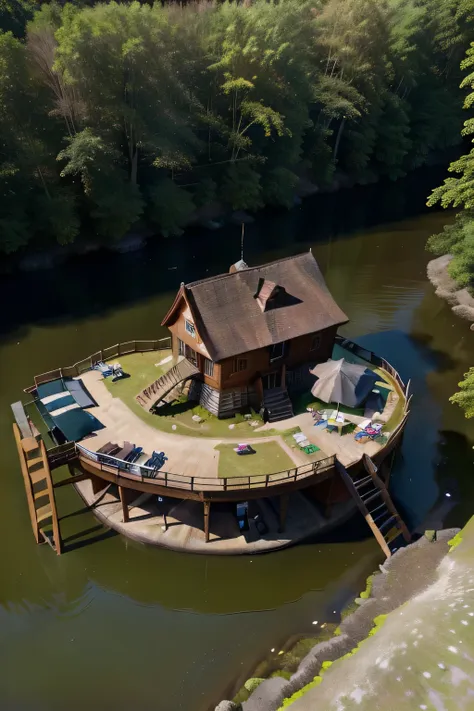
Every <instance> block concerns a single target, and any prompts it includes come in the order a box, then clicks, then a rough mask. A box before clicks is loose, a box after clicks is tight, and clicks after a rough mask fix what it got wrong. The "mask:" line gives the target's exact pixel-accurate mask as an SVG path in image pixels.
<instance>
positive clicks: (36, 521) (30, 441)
mask: <svg viewBox="0 0 474 711" xmlns="http://www.w3.org/2000/svg"><path fill="white" fill-rule="evenodd" d="M13 433H14V436H15V441H16V446H17V449H18V456H19V458H20V464H21V471H22V474H23V481H24V484H25V490H26V498H27V501H28V509H29V512H30V519H31V526H32V528H33V535H34V537H35V539H36V542H37V543H42V542H43V541H45V542H46V543H48V544H49V545H50V546H51V548H53V550H55V551H56V553H57V554H58V555H61V535H60V531H59V521H58V514H57V510H56V501H55V498H54V488H53V481H52V479H51V471H50V468H49V462H48V456H47V454H46V447H45V446H44V442H43V440H40V441H37V440H36V438H35V437H33V436H27V437H22V433H21V431H20V428H19V427H18V425H17V424H16V422H15V423H14V425H13ZM25 434H26V433H25ZM48 524H51V526H52V530H51V529H48V530H45V526H47V525H48Z"/></svg>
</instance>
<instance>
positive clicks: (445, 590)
mask: <svg viewBox="0 0 474 711" xmlns="http://www.w3.org/2000/svg"><path fill="white" fill-rule="evenodd" d="M457 531H458V529H456V530H453V529H451V530H445V531H439V532H437V533H435V532H434V531H433V532H429V533H428V532H427V534H425V536H423V537H421V538H420V539H419V540H418V541H416V542H415V543H413V544H411V545H410V546H407V547H406V548H403V549H401V550H399V551H398V552H397V553H396V554H395V555H394V556H393V557H392V558H391V559H389V560H388V561H386V562H385V563H384V565H382V566H380V572H378V573H377V574H376V575H374V576H373V578H372V580H371V581H370V584H369V585H368V588H367V591H366V592H365V593H364V594H362V597H361V598H359V599H357V600H356V603H357V606H358V607H357V610H356V611H355V612H353V613H352V614H350V615H348V616H347V617H345V618H344V619H343V621H342V622H341V625H340V627H339V628H338V629H337V632H336V635H335V636H334V637H333V638H331V639H330V640H328V641H324V642H321V643H319V644H317V645H316V646H314V647H313V648H312V649H311V651H310V652H309V654H307V655H306V656H305V657H304V659H303V660H302V661H301V663H300V665H299V667H298V669H297V671H296V673H294V674H293V675H292V676H291V677H290V679H285V678H281V677H275V678H271V679H266V680H263V681H261V682H260V683H259V684H258V685H257V687H256V689H255V690H254V691H253V692H252V693H251V694H250V696H249V698H248V699H247V700H246V701H244V702H243V703H242V704H235V703H233V702H232V701H223V702H221V703H220V704H219V705H218V706H217V708H216V711H240V709H242V711H279V710H280V709H284V708H287V707H288V706H290V707H291V709H292V711H293V710H294V711H312V710H313V709H315V708H321V709H325V711H333V710H334V711H342V710H344V709H347V710H349V709H353V708H357V707H359V704H361V701H362V699H363V700H364V703H363V708H364V711H372V709H373V710H374V711H378V710H379V709H387V708H406V709H419V708H421V709H430V708H439V709H444V708H448V707H449V708H451V706H449V703H453V701H454V700H455V701H456V706H455V707H456V708H464V707H466V708H467V706H464V705H463V704H465V702H466V700H468V699H469V698H471V696H472V695H473V694H474V672H473V671H472V664H471V663H470V661H469V660H470V659H471V658H472V657H471V655H472V653H473V651H474V634H473V632H472V630H474V573H473V572H472V558H473V556H474V518H473V519H471V521H470V522H469V523H468V524H467V526H466V527H465V528H464V529H463V531H462V532H461V533H460V534H459V533H457ZM444 701H447V703H448V706H445V705H443V704H444ZM452 708H454V706H452Z"/></svg>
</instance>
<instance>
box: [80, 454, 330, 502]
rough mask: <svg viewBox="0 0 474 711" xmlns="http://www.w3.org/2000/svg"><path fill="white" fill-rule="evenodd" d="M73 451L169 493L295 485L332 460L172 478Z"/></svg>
mask: <svg viewBox="0 0 474 711" xmlns="http://www.w3.org/2000/svg"><path fill="white" fill-rule="evenodd" d="M76 451H77V454H78V456H79V458H81V457H82V458H84V459H87V460H89V461H93V462H95V463H96V464H98V465H99V467H100V469H101V470H102V467H107V471H108V472H109V473H110V468H114V469H115V470H116V471H117V476H119V475H120V476H121V477H124V478H129V479H132V480H136V481H140V482H142V483H143V482H144V481H146V482H147V483H151V484H156V485H157V486H164V487H167V488H172V489H186V490H189V491H201V490H203V487H204V488H205V490H212V489H214V490H217V491H231V490H233V489H239V490H242V489H246V488H247V489H267V488H271V487H272V486H275V485H276V484H280V483H283V482H289V481H292V482H295V481H298V480H299V479H303V478H306V477H308V476H311V475H313V474H316V473H317V472H320V471H325V470H326V469H329V468H331V467H332V466H334V462H335V457H334V456H331V457H327V458H326V459H320V460H319V461H317V462H308V464H303V465H301V466H299V467H294V468H292V469H289V470H285V471H281V472H274V473H273V474H261V475H256V476H253V477H250V476H242V477H204V476H188V475H186V474H175V473H172V472H166V471H162V470H161V469H154V468H153V467H147V466H145V465H144V464H132V463H130V462H127V461H125V460H123V459H118V458H117V457H113V456H110V455H109V454H101V453H99V452H93V451H91V450H89V449H87V448H86V447H84V446H83V445H81V444H76ZM242 479H246V480H247V482H246V485H244V484H243V483H242Z"/></svg>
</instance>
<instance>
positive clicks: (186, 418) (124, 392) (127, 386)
mask: <svg viewBox="0 0 474 711" xmlns="http://www.w3.org/2000/svg"><path fill="white" fill-rule="evenodd" d="M170 355H171V351H153V352H150V353H132V354H130V355H126V356H121V357H120V364H121V365H122V368H123V369H124V371H125V372H126V373H128V374H129V375H130V377H129V378H125V379H124V380H118V381H117V382H116V383H113V382H112V380H111V378H106V379H105V380H104V383H105V386H106V387H107V389H108V390H109V392H110V393H111V394H112V395H113V396H114V397H118V398H120V399H121V400H122V401H123V402H124V403H125V404H126V405H127V407H129V408H130V410H132V412H134V413H135V414H136V415H137V416H138V417H139V418H140V419H141V420H143V421H144V422H146V423H147V424H148V425H151V427H155V428H156V429H157V430H161V431H162V432H177V433H179V434H186V435H189V436H191V437H193V436H194V437H215V438H221V437H242V439H243V440H247V439H251V438H255V437H263V436H265V437H268V436H271V435H275V434H279V432H276V431H275V430H268V431H266V432H264V433H263V432H260V433H257V432H255V428H253V427H251V426H250V425H249V423H248V421H247V420H246V419H245V417H244V416H243V415H240V414H239V415H236V416H235V417H231V418H229V419H225V420H219V419H218V418H217V417H214V415H211V414H210V413H209V412H207V410H205V409H204V408H202V407H200V406H199V405H195V404H193V403H190V402H183V400H182V399H180V400H176V401H175V402H173V403H172V404H170V405H164V406H163V408H159V409H160V410H161V411H162V414H156V415H155V414H151V413H150V412H148V411H147V410H145V409H144V408H143V407H141V405H139V404H138V402H137V401H136V399H135V397H136V395H138V394H139V393H140V392H141V391H142V390H143V388H146V387H147V386H148V385H151V384H152V383H153V382H154V381H155V380H157V378H159V377H160V375H162V374H163V373H165V372H166V371H167V370H169V368H170V367H171V366H172V365H173V362H172V361H169V362H168V363H165V364H164V365H163V366H157V365H156V364H157V363H159V362H160V361H162V360H164V359H165V358H167V357H169V356H170ZM193 415H199V416H200V417H201V418H202V419H203V422H201V423H199V422H195V421H194V420H193V419H192V417H193ZM254 420H258V422H260V423H261V424H263V421H262V419H261V418H260V417H259V416H258V415H256V414H255V413H253V414H252V419H251V420H250V421H254ZM229 425H234V427H233V428H232V429H229Z"/></svg>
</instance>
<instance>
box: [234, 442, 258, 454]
mask: <svg viewBox="0 0 474 711" xmlns="http://www.w3.org/2000/svg"><path fill="white" fill-rule="evenodd" d="M234 452H237V454H256V452H255V450H254V449H253V448H252V447H251V446H250V445H249V444H239V446H238V447H235V449H234Z"/></svg>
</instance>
